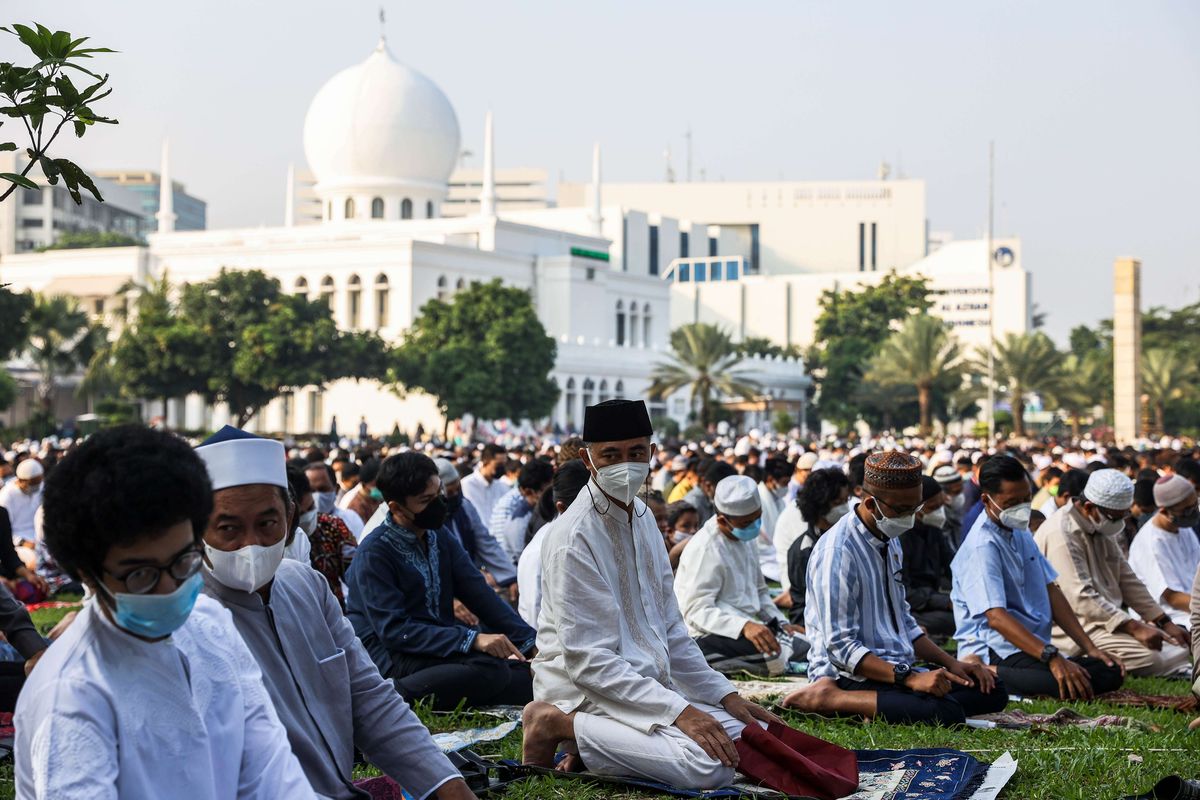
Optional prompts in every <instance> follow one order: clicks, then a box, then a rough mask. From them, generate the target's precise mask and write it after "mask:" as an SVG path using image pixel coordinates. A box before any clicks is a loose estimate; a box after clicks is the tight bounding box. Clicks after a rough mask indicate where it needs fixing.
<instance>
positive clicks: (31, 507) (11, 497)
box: [0, 481, 42, 544]
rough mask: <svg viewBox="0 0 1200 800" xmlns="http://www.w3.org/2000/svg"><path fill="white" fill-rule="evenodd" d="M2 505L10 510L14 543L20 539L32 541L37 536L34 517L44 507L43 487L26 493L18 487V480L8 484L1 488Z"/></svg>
mask: <svg viewBox="0 0 1200 800" xmlns="http://www.w3.org/2000/svg"><path fill="white" fill-rule="evenodd" d="M0 506H4V510H5V511H7V512H8V519H9V522H11V523H12V532H13V543H14V544H16V543H17V542H18V541H20V540H24V541H27V542H32V541H34V540H35V537H36V536H37V533H36V530H35V528H34V524H33V517H34V515H35V514H36V513H37V510H38V509H39V508H41V507H42V487H41V486H39V487H38V490H37V491H36V492H34V493H33V494H25V493H24V492H22V491H21V490H20V488H18V486H17V482H16V481H13V482H12V483H9V484H6V485H5V487H4V488H3V489H0Z"/></svg>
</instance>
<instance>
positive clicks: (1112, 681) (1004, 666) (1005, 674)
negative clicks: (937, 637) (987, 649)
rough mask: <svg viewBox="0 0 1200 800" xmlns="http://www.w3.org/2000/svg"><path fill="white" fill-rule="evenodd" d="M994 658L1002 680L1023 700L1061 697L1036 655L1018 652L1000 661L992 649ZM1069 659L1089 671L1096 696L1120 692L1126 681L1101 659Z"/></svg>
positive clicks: (1048, 672) (1084, 657)
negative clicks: (1024, 698) (1117, 690)
mask: <svg viewBox="0 0 1200 800" xmlns="http://www.w3.org/2000/svg"><path fill="white" fill-rule="evenodd" d="M991 659H992V663H993V664H996V669H997V671H998V672H999V674H1000V679H1001V680H1002V681H1004V684H1005V685H1006V686H1008V689H1009V691H1010V692H1012V693H1013V694H1018V695H1022V696H1024V697H1059V694H1058V681H1056V680H1054V675H1053V674H1052V673H1051V672H1050V667H1048V666H1047V665H1045V664H1043V663H1042V662H1041V661H1039V660H1038V659H1036V658H1034V657H1033V656H1030V655H1026V654H1025V653H1016V654H1014V655H1011V656H1009V657H1008V658H1005V659H1000V658H999V656H998V654H997V653H996V652H995V651H994V650H993V651H992V652H991ZM1070 660H1071V661H1074V662H1075V663H1076V664H1078V665H1079V666H1081V667H1083V668H1084V669H1086V670H1087V672H1088V675H1089V676H1090V677H1091V679H1092V691H1094V692H1095V693H1096V694H1104V693H1105V692H1111V691H1114V690H1116V689H1120V688H1121V684H1122V683H1124V681H1125V679H1124V678H1123V677H1122V676H1121V670H1120V669H1118V668H1117V667H1110V666H1108V665H1107V664H1105V663H1104V662H1103V661H1100V660H1099V659H1096V658H1091V657H1090V656H1078V657H1076V658H1072V659H1070ZM1060 699H1061V698H1060Z"/></svg>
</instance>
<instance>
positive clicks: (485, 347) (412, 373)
mask: <svg viewBox="0 0 1200 800" xmlns="http://www.w3.org/2000/svg"><path fill="white" fill-rule="evenodd" d="M394 354H395V355H394V358H393V362H392V371H391V373H390V378H389V379H390V381H391V383H392V384H393V389H394V390H395V391H396V392H397V393H399V394H401V395H403V393H404V392H405V390H406V389H418V390H420V391H422V392H425V393H426V394H428V395H431V396H433V397H435V398H436V399H437V404H438V409H439V410H440V411H441V413H442V416H443V417H444V418H445V422H446V424H447V425H449V422H450V420H451V419H458V418H461V417H462V416H463V415H465V414H473V415H474V416H475V417H477V418H479V419H511V420H521V419H528V420H535V419H540V418H542V417H546V416H548V415H549V414H550V412H551V411H552V410H553V409H554V404H555V403H556V402H557V401H558V387H557V386H556V385H555V384H554V381H553V380H551V379H550V372H551V371H552V370H553V369H554V361H555V358H556V357H557V355H558V346H557V345H556V343H555V341H554V339H553V338H552V337H550V336H548V335H547V334H546V329H545V328H544V327H543V326H542V323H541V321H540V320H539V319H538V317H537V310H536V309H535V308H534V306H533V299H532V298H531V297H530V296H529V292H527V291H526V290H524V289H518V288H515V287H511V286H504V285H503V284H501V282H500V280H499V279H498V278H497V279H495V280H492V281H490V282H489V283H485V284H480V283H472V284H471V285H470V286H469V287H467V288H466V289H463V290H462V291H460V292H456V293H455V294H454V297H453V298H452V299H450V300H449V301H445V300H438V299H434V300H430V301H429V302H428V303H426V304H425V305H423V306H422V307H421V311H420V314H418V315H417V318H416V319H415V320H413V324H412V327H410V328H409V329H408V331H407V333H406V334H405V336H404V341H403V343H402V344H401V345H400V346H399V347H397V348H396V350H395V351H394ZM444 437H445V429H443V438H444Z"/></svg>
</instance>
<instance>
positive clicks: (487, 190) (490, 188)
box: [479, 111, 496, 217]
mask: <svg viewBox="0 0 1200 800" xmlns="http://www.w3.org/2000/svg"><path fill="white" fill-rule="evenodd" d="M494 148H495V143H494V142H493V141H492V112H490V111H489V112H487V116H486V117H484V121H483V191H481V192H480V193H479V213H480V214H482V215H483V216H485V217H494V216H496V160H495V159H496V154H495V151H494Z"/></svg>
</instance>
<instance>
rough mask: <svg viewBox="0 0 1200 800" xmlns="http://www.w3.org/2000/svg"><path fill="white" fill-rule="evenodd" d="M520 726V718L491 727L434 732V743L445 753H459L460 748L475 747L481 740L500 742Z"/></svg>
mask: <svg viewBox="0 0 1200 800" xmlns="http://www.w3.org/2000/svg"><path fill="white" fill-rule="evenodd" d="M519 727H521V721H520V720H510V721H508V722H502V723H500V724H499V725H494V726H492V727H490V728H482V727H481V728H467V729H466V730H462V731H450V732H449V733H435V734H433V743H434V744H436V745H437V746H438V747H439V748H440V749H441V751H442V752H443V753H457V752H458V751H459V750H465V749H467V748H468V747H474V746H475V745H477V744H479V743H480V742H498V741H500V740H501V739H503V738H504V737H505V736H508V735H509V734H510V733H512V732H513V731H515V730H516V729H517V728H519Z"/></svg>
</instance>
